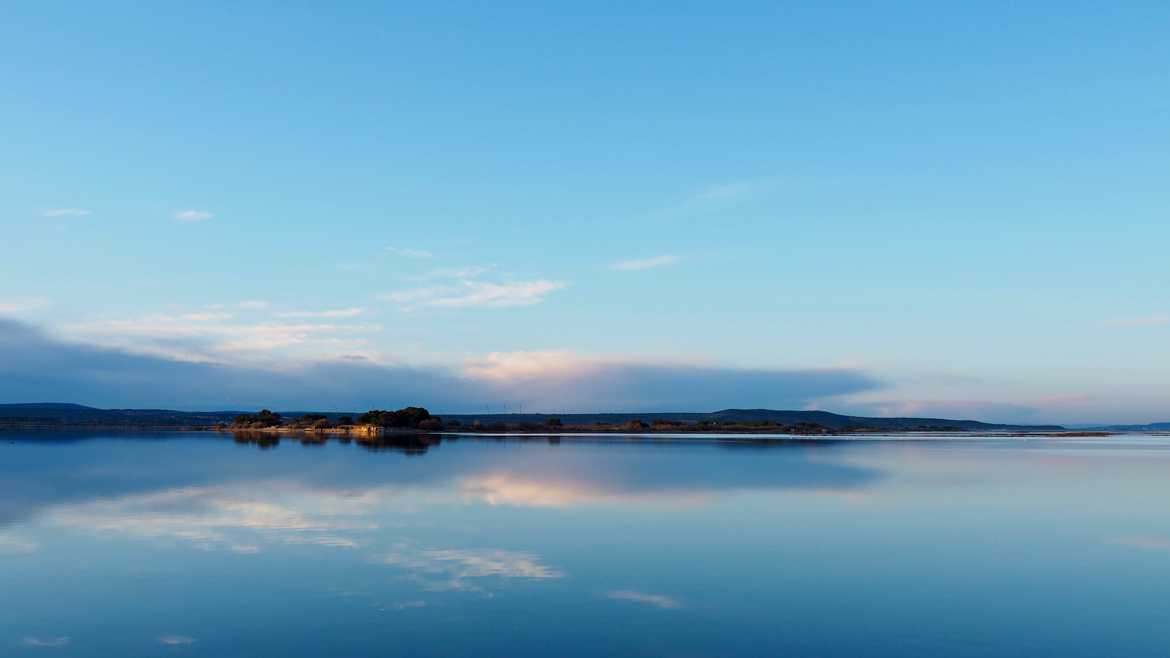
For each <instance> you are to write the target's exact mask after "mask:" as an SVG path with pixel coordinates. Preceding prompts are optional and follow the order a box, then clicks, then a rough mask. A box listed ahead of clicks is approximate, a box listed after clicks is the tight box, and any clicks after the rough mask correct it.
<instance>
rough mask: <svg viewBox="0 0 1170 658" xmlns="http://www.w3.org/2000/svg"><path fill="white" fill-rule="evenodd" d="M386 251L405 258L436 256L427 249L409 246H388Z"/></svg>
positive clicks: (421, 258)
mask: <svg viewBox="0 0 1170 658" xmlns="http://www.w3.org/2000/svg"><path fill="white" fill-rule="evenodd" d="M386 252H387V253H390V254H394V255H395V256H401V257H403V258H414V259H417V260H423V259H427V258H434V257H435V255H434V254H432V253H431V252H429V251H427V250H426V249H411V248H409V247H386Z"/></svg>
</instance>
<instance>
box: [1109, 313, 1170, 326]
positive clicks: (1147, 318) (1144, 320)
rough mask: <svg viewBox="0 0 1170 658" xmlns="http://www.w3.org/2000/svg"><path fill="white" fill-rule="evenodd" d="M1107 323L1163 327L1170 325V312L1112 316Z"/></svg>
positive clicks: (1111, 324) (1112, 324)
mask: <svg viewBox="0 0 1170 658" xmlns="http://www.w3.org/2000/svg"><path fill="white" fill-rule="evenodd" d="M1106 324H1108V325H1110V326H1113V327H1162V326H1165V325H1170V313H1152V314H1150V315H1131V316H1128V317H1118V318H1111V319H1109V320H1107V321H1106Z"/></svg>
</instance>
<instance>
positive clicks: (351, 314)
mask: <svg viewBox="0 0 1170 658" xmlns="http://www.w3.org/2000/svg"><path fill="white" fill-rule="evenodd" d="M365 312H366V309H364V308H362V307H360V306H354V307H351V308H338V309H330V310H327V311H283V312H280V313H276V314H275V316H276V317H278V318H356V317H357V316H359V315H361V314H363V313H365Z"/></svg>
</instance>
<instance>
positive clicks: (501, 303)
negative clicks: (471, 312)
mask: <svg viewBox="0 0 1170 658" xmlns="http://www.w3.org/2000/svg"><path fill="white" fill-rule="evenodd" d="M565 287H566V284H565V283H563V282H560V281H548V280H545V279H539V280H535V281H509V282H504V283H492V282H488V281H476V280H471V279H465V280H461V281H459V282H458V283H457V284H454V285H443V286H426V287H422V288H413V289H408V290H399V291H396V292H390V293H384V294H382V295H379V298H380V299H382V300H383V301H387V302H390V303H393V304H397V305H398V306H400V307H401V308H403V309H406V310H411V309H414V308H417V307H420V306H429V307H436V308H513V307H518V306H533V305H536V304H539V303H541V302H543V301H544V300H545V297H547V296H548V295H549V294H550V293H553V292H555V291H557V290H561V289H563V288H565Z"/></svg>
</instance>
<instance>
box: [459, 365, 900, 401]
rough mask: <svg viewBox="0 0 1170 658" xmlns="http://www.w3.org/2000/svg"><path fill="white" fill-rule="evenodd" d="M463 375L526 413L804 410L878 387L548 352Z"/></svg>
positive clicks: (818, 374) (846, 375) (807, 372)
mask: <svg viewBox="0 0 1170 658" xmlns="http://www.w3.org/2000/svg"><path fill="white" fill-rule="evenodd" d="M465 372H467V373H468V374H469V375H471V376H473V377H475V378H476V379H478V380H481V381H483V382H485V383H489V384H490V387H491V389H492V390H493V391H494V392H495V396H496V398H497V399H505V400H514V401H517V402H520V401H523V407H524V408H525V409H556V410H559V411H563V412H572V411H597V410H604V409H612V410H623V411H664V410H670V411H682V410H702V411H713V410H717V409H722V408H727V407H749V408H752V407H766V408H773V409H803V408H805V407H807V406H809V405H811V404H813V403H816V402H817V401H820V400H824V399H831V398H833V397H836V396H841V395H847V394H855V393H861V392H866V391H872V390H877V389H880V388H882V386H883V385H882V383H881V382H880V381H879V380H877V379H876V378H874V377H872V376H871V375H869V374H867V373H865V372H863V371H859V370H854V369H847V368H841V369H836V368H826V369H799V370H781V369H766V368H761V369H747V368H729V367H721V366H712V365H705V364H694V363H670V362H663V363H654V362H646V361H640V360H637V359H629V358H608V359H607V358H595V357H583V356H579V355H576V354H573V353H571V352H555V351H553V352H511V353H501V352H497V353H492V354H489V355H488V356H487V357H484V358H482V359H472V360H470V361H469V362H468V363H467V365H466V367H465Z"/></svg>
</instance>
